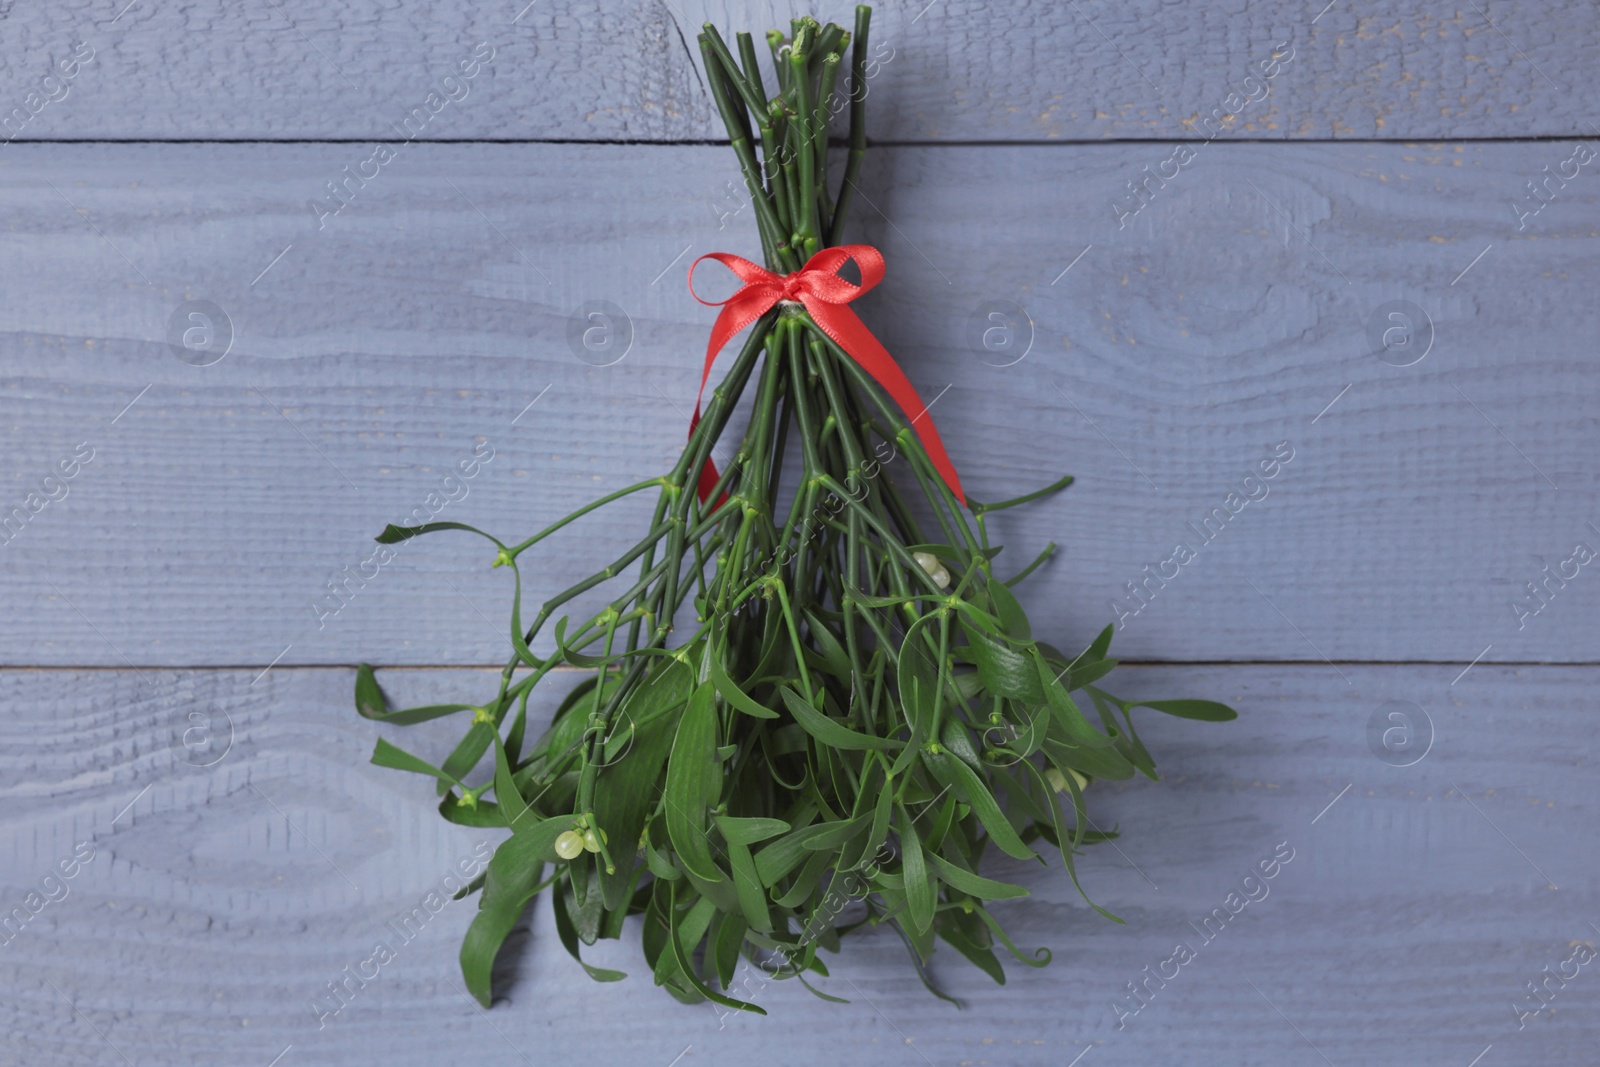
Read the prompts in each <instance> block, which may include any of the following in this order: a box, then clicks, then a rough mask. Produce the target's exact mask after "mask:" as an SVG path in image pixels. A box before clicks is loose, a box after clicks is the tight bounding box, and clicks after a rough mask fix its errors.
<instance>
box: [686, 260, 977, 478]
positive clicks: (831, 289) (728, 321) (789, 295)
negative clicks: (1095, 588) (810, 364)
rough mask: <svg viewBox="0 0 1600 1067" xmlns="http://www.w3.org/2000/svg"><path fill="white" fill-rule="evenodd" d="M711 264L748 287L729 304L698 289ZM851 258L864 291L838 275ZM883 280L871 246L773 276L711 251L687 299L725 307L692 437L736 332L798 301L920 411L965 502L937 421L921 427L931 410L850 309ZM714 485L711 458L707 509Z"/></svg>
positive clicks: (943, 469)
mask: <svg viewBox="0 0 1600 1067" xmlns="http://www.w3.org/2000/svg"><path fill="white" fill-rule="evenodd" d="M707 259H714V260H716V261H717V262H718V263H721V264H722V265H723V266H725V267H727V268H728V269H729V270H731V271H733V273H734V275H735V276H736V277H738V279H739V280H740V281H741V282H743V283H744V284H743V285H741V286H740V287H739V288H738V289H737V290H735V291H734V293H733V295H732V296H730V297H728V298H727V299H726V300H703V299H701V297H700V294H699V293H696V292H695V291H694V269H695V267H698V266H699V265H700V263H701V261H702V260H707ZM852 260H853V261H854V262H855V264H856V269H857V270H859V271H860V272H861V284H859V285H857V284H856V283H855V282H852V281H849V280H847V279H845V278H843V277H841V276H840V275H839V269H840V268H841V267H843V266H844V265H845V264H846V263H849V262H851V261H852ZM883 274H884V260H883V253H882V252H879V251H878V250H877V249H876V248H873V247H872V246H871V245H836V246H834V247H832V248H824V249H822V250H821V251H819V252H818V253H817V254H816V255H814V256H812V257H811V258H810V259H808V260H807V261H806V264H805V266H803V267H801V268H800V269H799V270H797V271H795V272H794V273H793V274H787V275H779V274H775V273H773V272H772V271H770V270H768V269H766V268H765V267H763V266H761V265H759V264H756V263H752V262H750V261H749V260H748V259H743V258H741V257H739V256H735V255H729V254H728V253H726V252H708V253H706V254H705V255H703V256H701V257H700V258H699V259H697V260H695V261H694V262H693V263H691V264H690V265H689V295H690V296H692V297H694V298H695V299H696V300H698V301H700V303H702V304H704V305H706V306H707V307H720V308H722V310H721V311H720V312H718V313H717V321H716V323H715V324H714V325H713V326H712V327H711V337H710V338H709V339H708V340H707V342H706V362H705V368H704V370H702V371H701V373H700V392H699V394H697V395H696V397H695V404H694V418H693V419H692V420H691V421H690V423H689V433H690V434H691V435H693V433H694V430H695V427H696V426H698V425H699V423H700V398H701V397H703V396H704V395H705V391H706V382H707V380H708V379H709V378H710V377H711V365H712V363H714V362H715V361H716V358H717V353H718V352H720V351H722V348H723V346H724V345H726V344H727V343H728V342H729V341H730V340H731V339H732V338H733V336H734V334H736V333H738V332H739V331H740V330H743V329H744V328H745V327H746V326H748V325H750V324H751V323H752V322H755V321H756V320H757V319H759V318H760V317H761V316H763V315H765V314H766V313H767V312H768V311H770V310H772V308H773V307H774V306H776V305H777V304H778V303H780V302H783V301H790V302H798V303H800V304H802V305H804V306H805V309H806V311H807V312H809V313H810V315H811V321H812V322H814V323H816V325H817V327H818V328H819V329H821V330H822V332H823V333H825V334H827V335H828V337H829V338H830V339H831V340H832V341H833V343H834V344H836V345H838V346H839V348H840V349H841V350H843V351H844V352H845V354H847V355H848V356H850V358H851V359H854V360H855V361H856V362H857V363H858V364H860V365H861V368H862V369H863V370H865V371H866V372H867V373H868V374H870V375H871V376H872V378H873V380H874V381H876V382H877V383H878V384H879V385H881V386H883V387H884V389H885V390H886V391H887V392H888V393H889V395H890V396H891V397H893V398H894V401H895V403H897V404H899V405H900V408H901V410H903V411H905V412H906V413H907V414H910V413H911V412H912V411H915V412H916V414H914V415H911V425H912V428H913V429H915V430H916V433H917V436H918V437H920V438H921V439H922V444H923V448H924V449H925V450H926V451H927V453H928V459H929V460H930V461H931V462H932V463H933V466H934V469H935V470H937V471H938V472H939V475H940V477H942V478H943V479H944V481H945V484H946V485H948V486H949V487H950V490H951V492H953V493H954V494H955V496H956V499H957V500H959V501H961V503H963V504H965V503H966V502H967V498H966V494H965V493H963V492H962V491H961V479H960V478H959V477H957V475H956V469H955V465H954V464H953V463H951V462H950V457H949V456H948V455H947V454H946V453H945V450H944V442H943V441H941V440H940V439H939V431H938V430H937V429H935V428H934V425H933V421H932V420H931V419H930V420H928V421H927V422H925V423H923V424H922V426H920V427H919V426H918V425H917V424H918V422H919V421H920V420H922V419H923V417H924V416H926V415H927V413H928V408H927V405H925V404H923V403H922V398H921V397H919V396H918V395H917V390H916V388H915V387H913V386H912V384H911V382H910V381H909V380H908V379H907V378H906V376H905V372H904V371H902V370H901V369H900V365H899V364H898V363H896V362H895V361H894V357H893V356H891V355H890V354H889V352H888V350H887V349H885V348H884V347H883V345H882V344H881V343H879V341H878V339H877V338H876V337H874V336H873V335H872V331H871V330H869V329H867V327H866V324H865V323H863V322H862V321H861V319H860V318H859V317H857V315H856V313H855V312H854V311H851V310H850V309H849V308H848V307H846V306H845V305H847V304H849V303H850V302H851V301H853V300H855V299H856V298H857V297H859V296H861V295H862V294H863V293H865V292H867V291H868V290H869V289H871V288H872V287H873V286H875V285H877V284H878V283H879V282H881V281H882V280H883ZM717 481H718V476H717V468H716V465H715V464H713V463H712V462H711V460H710V459H709V458H708V459H707V460H706V465H705V467H703V468H702V469H701V471H700V500H701V502H702V503H704V502H705V500H706V498H707V497H709V496H710V495H711V491H712V489H713V488H714V487H715V486H716V483H717ZM726 499H727V494H726V493H724V494H723V496H722V498H721V499H719V500H718V501H717V504H718V506H721V504H722V502H723V501H724V500H726Z"/></svg>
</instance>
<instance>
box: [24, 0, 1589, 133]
mask: <svg viewBox="0 0 1600 1067" xmlns="http://www.w3.org/2000/svg"><path fill="white" fill-rule="evenodd" d="M121 6H122V5H121V4H108V3H102V2H99V0H95V2H90V0H64V2H58V3H51V4H25V5H24V4H18V5H9V4H8V5H6V9H5V11H4V12H3V13H0V18H3V19H4V25H5V29H6V32H5V34H4V35H3V43H0V70H3V71H4V72H5V74H4V78H3V79H0V82H3V85H0V90H3V94H4V95H0V109H3V111H0V113H9V112H10V111H11V109H12V108H26V109H27V114H26V115H25V116H24V119H25V121H23V120H18V121H17V122H16V123H15V124H14V127H13V128H9V129H7V130H6V131H5V135H6V136H13V135H14V136H16V137H18V138H19V139H28V140H32V139H47V140H59V139H64V138H118V139H120V138H140V139H163V140H181V139H218V138H221V139H330V138H332V139H343V138H353V139H357V140H368V139H372V138H383V139H389V138H391V137H394V136H396V134H395V127H396V126H397V125H401V124H403V122H404V119H405V116H406V115H408V114H409V113H410V112H411V111H412V109H413V108H416V107H418V106H420V105H422V104H423V103H424V101H425V99H426V97H427V94H428V93H429V92H430V91H435V90H436V89H438V87H439V79H440V78H442V77H443V76H445V75H449V74H452V73H456V72H457V71H458V64H459V62H460V61H461V60H462V59H463V58H465V57H467V56H468V55H470V54H471V53H472V51H473V49H474V46H476V45H477V44H479V43H480V42H486V43H489V44H490V45H492V47H493V49H494V53H493V60H492V63H491V64H490V65H489V67H488V68H487V69H486V70H485V71H484V72H483V73H482V74H481V75H480V76H479V77H478V78H476V79H474V80H473V82H472V83H470V85H469V86H468V91H467V93H466V95H465V97H464V98H462V99H460V100H459V101H457V102H453V103H450V104H448V105H445V106H443V107H442V108H441V109H440V110H439V111H438V113H437V114H435V115H434V116H433V117H432V119H431V121H429V122H427V123H426V124H425V127H423V128H420V129H419V130H413V131H411V132H413V133H417V134H418V135H419V136H420V137H422V138H424V139H430V140H432V139H441V138H443V139H453V140H459V139H485V138H490V139H504V138H511V139H534V140H551V139H577V140H597V141H616V140H650V141H672V140H684V139H697V138H704V137H720V136H722V135H723V134H722V131H721V129H720V127H719V126H718V124H717V120H716V115H715V111H714V108H713V107H712V105H711V102H710V100H709V99H708V97H707V95H706V91H705V89H704V87H703V84H702V81H701V76H700V74H699V73H698V71H697V66H698V62H699V58H698V51H697V50H695V43H694V39H695V34H696V33H697V32H698V29H699V27H700V25H701V24H702V23H703V22H705V21H707V20H710V21H713V22H715V23H716V24H717V25H718V26H719V27H721V28H724V29H727V28H729V27H734V28H744V27H748V28H750V29H752V30H755V31H757V32H758V33H759V32H761V31H764V30H765V29H767V28H768V27H771V26H776V25H779V24H782V25H787V24H788V19H789V17H790V16H791V15H793V14H797V13H800V12H805V11H812V10H815V11H816V12H817V14H819V15H820V16H822V17H824V18H833V19H838V20H840V21H844V22H847V23H848V22H850V21H852V19H853V16H852V15H851V11H852V9H853V5H850V4H847V3H840V2H834V0H830V2H826V3H820V4H814V5H813V4H798V5H797V4H789V3H783V4H775V3H739V2H729V0H649V2H641V3H628V4H616V3H605V2H602V0H572V2H563V3H546V2H536V3H531V4H530V3H527V0H496V2H495V3H492V4H470V3H465V2H462V0H454V2H451V3H443V4H434V5H429V6H427V7H426V8H422V7H414V6H405V5H393V4H343V5H327V4H316V3H312V2H311V0H271V2H270V3H266V4H251V5H243V6H240V5H237V4H231V3H226V2H224V0H192V2H187V3H183V4H153V3H138V4H133V5H131V6H129V8H128V9H127V10H126V11H123V12H122V13H121V14H120V15H119V14H118V8H120V7H121ZM874 39H875V40H877V41H878V42H880V43H881V46H882V48H883V49H884V51H882V52H880V53H879V56H880V58H881V59H882V60H883V62H882V69H881V71H880V73H879V74H878V76H877V77H876V78H875V79H874V80H873V82H872V92H874V93H877V94H879V95H877V96H876V98H875V102H874V104H873V112H874V117H873V120H872V123H873V125H872V131H873V135H874V136H875V137H878V138H881V139H888V140H901V141H904V140H919V141H921V140H934V141H1045V140H1062V139H1064V140H1099V139H1103V138H1176V137H1196V136H1204V134H1203V133H1202V132H1201V129H1202V128H1201V125H1200V124H1201V122H1202V120H1203V119H1204V118H1206V117H1207V116H1210V115H1211V114H1212V112H1213V110H1214V109H1222V108H1225V107H1226V103H1225V102H1226V101H1227V99H1228V96H1229V94H1231V93H1235V92H1239V93H1252V92H1257V90H1255V89H1253V88H1252V87H1250V86H1248V85H1244V83H1243V79H1244V78H1245V77H1246V76H1247V75H1249V74H1251V73H1252V72H1253V71H1258V70H1259V64H1260V62H1261V61H1263V60H1264V59H1266V58H1267V57H1268V56H1269V55H1270V54H1271V50H1272V48H1273V45H1274V44H1276V43H1278V42H1289V43H1291V44H1292V46H1293V55H1294V58H1293V60H1292V61H1291V62H1290V64H1289V65H1288V66H1287V67H1286V68H1285V69H1284V71H1283V73H1282V75H1281V76H1280V77H1278V78H1277V79H1276V80H1275V81H1274V82H1273V83H1272V92H1271V95H1270V96H1269V97H1268V98H1266V99H1265V100H1262V101H1260V102H1259V103H1256V104H1253V105H1251V106H1250V107H1249V108H1246V109H1245V110H1244V112H1243V113H1242V114H1241V115H1240V117H1239V118H1238V120H1237V121H1236V122H1235V123H1234V124H1233V127H1232V129H1231V132H1230V134H1229V135H1230V136H1244V137H1251V138H1264V139H1268V140H1279V139H1291V140H1292V139H1302V138H1316V139H1325V138H1380V139H1387V138H1393V139H1399V140H1404V139H1428V138H1445V137H1526V136H1552V137H1568V136H1575V137H1592V136H1595V135H1596V133H1597V130H1596V127H1595V125H1594V121H1593V118H1592V116H1591V114H1590V112H1589V109H1588V108H1587V106H1586V103H1585V95H1584V91H1583V90H1584V82H1583V79H1584V77H1585V76H1586V75H1587V72H1588V70H1589V65H1590V62H1589V60H1590V57H1591V56H1592V55H1593V54H1594V51H1595V49H1596V47H1597V46H1600V17H1597V15H1596V12H1595V9H1594V7H1593V5H1592V4H1589V3H1586V2H1583V0H1558V2H1555V3H1535V2H1532V0H1502V2H1495V3H1486V2H1479V0H1460V2H1455V3H1431V4H1426V5H1421V6H1414V7H1411V8H1408V9H1404V10H1397V9H1394V8H1392V7H1391V8H1389V9H1383V10H1374V9H1371V8H1368V7H1362V6H1361V5H1357V4H1351V3H1344V2H1339V3H1335V4H1331V5H1328V6H1327V8H1326V9H1324V5H1323V3H1321V2H1312V3H1307V4H1296V5H1291V6H1287V7H1286V6H1281V5H1263V4H1245V5H1237V6H1235V7H1234V8H1230V9H1226V10H1222V9H1215V8H1210V7H1206V6H1205V5H1196V4H1177V3H1170V2H1164V0H1135V2H1131V3H1125V4H1110V3H1104V2H1095V0H1084V2H1082V3H1057V2H1054V0H1003V2H993V0H933V2H931V3H925V2H918V3H906V4H893V5H890V4H882V5H879V7H878V10H877V12H876V15H875V18H874ZM79 42H84V43H87V44H88V45H89V46H90V48H92V49H93V59H92V60H91V61H90V62H89V63H88V64H87V65H86V66H85V67H84V68H83V69H82V70H81V71H80V72H78V73H77V74H76V76H75V77H74V79H73V80H72V81H71V82H70V83H69V84H68V86H67V89H66V95H65V96H64V97H60V98H59V99H56V100H54V101H53V102H49V103H43V101H44V100H45V99H46V97H47V96H50V95H56V96H59V95H60V93H61V92H62V89H61V88H59V87H57V86H55V85H54V84H44V85H43V86H42V87H41V83H42V82H43V79H44V78H46V77H47V76H49V75H50V74H51V72H52V67H53V65H54V64H55V62H56V61H58V60H60V59H62V58H63V57H65V56H67V55H69V54H70V53H71V52H72V51H73V49H74V48H75V47H76V46H77V45H78V43H79ZM691 50H693V51H694V55H693V58H691V54H690V53H691ZM451 91H453V92H455V93H457V94H459V93H460V92H461V90H460V89H452V90H451ZM30 93H38V94H39V96H38V97H37V98H36V100H35V102H30V101H29V94H30Z"/></svg>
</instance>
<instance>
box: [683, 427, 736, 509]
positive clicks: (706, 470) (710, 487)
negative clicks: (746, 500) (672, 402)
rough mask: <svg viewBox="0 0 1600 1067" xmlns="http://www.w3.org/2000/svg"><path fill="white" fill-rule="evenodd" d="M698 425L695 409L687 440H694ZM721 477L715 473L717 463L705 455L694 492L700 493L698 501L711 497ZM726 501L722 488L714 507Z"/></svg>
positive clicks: (703, 501)
mask: <svg viewBox="0 0 1600 1067" xmlns="http://www.w3.org/2000/svg"><path fill="white" fill-rule="evenodd" d="M699 425H700V411H699V409H696V410H695V413H694V418H693V419H692V420H691V421H690V422H689V440H691V441H693V440H694V431H695V428H696V427H698V426H699ZM721 478H722V475H721V474H719V473H717V465H716V463H714V462H712V459H711V457H710V456H707V457H706V461H705V464H704V465H702V466H701V468H700V481H699V485H698V486H697V487H696V492H697V493H699V495H700V503H702V504H704V503H705V502H706V501H707V500H709V499H710V498H711V494H712V492H713V491H714V490H715V489H716V488H717V482H718V481H719V480H721ZM727 502H728V493H727V491H726V490H724V491H723V492H722V494H721V495H720V496H718V497H717V503H716V508H720V507H721V506H722V505H724V504H726V503H727ZM716 508H713V509H712V510H713V511H715V510H716Z"/></svg>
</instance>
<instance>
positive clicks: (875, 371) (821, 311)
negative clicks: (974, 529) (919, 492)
mask: <svg viewBox="0 0 1600 1067" xmlns="http://www.w3.org/2000/svg"><path fill="white" fill-rule="evenodd" d="M806 310H808V311H810V312H811V318H812V319H813V321H815V322H816V324H817V325H818V326H820V327H822V329H823V331H824V332H825V333H826V334H827V335H828V336H829V337H831V338H833V339H834V341H835V342H837V343H838V345H839V347H840V348H842V349H844V350H845V352H847V353H848V354H849V355H850V357H851V358H852V359H854V360H855V361H856V362H857V363H858V364H860V365H861V368H862V369H863V370H865V371H866V372H867V373H868V374H869V375H871V376H872V379H873V381H875V382H877V383H878V384H879V385H881V386H883V389H884V391H885V392H886V393H888V394H889V397H890V399H892V400H893V401H894V402H895V403H896V404H898V405H899V406H900V410H901V411H904V412H905V413H906V416H907V418H908V419H909V420H910V423H911V428H912V430H914V431H915V432H916V435H917V437H918V439H920V440H921V441H922V449H923V451H924V452H926V453H927V454H928V460H929V461H930V462H931V463H932V464H933V469H934V470H936V471H938V472H939V476H940V477H941V478H943V479H944V483H945V484H946V485H947V486H949V487H950V491H951V492H952V493H954V494H955V498H956V499H957V500H959V501H960V502H961V504H962V506H966V503H967V494H966V493H965V492H964V491H963V490H962V488H961V478H960V476H958V475H957V474H956V465H955V464H954V463H952V462H951V461H950V456H949V453H947V452H946V451H945V450H944V441H943V440H941V439H940V437H939V431H938V429H937V428H935V427H934V425H933V419H932V418H929V417H927V415H928V406H927V405H926V404H924V403H923V402H922V398H921V397H920V396H918V395H917V390H916V387H915V386H913V385H912V384H911V380H910V379H909V378H907V377H906V375H905V372H904V371H902V370H901V369H900V364H898V363H896V362H895V361H894V357H893V356H891V355H890V354H889V351H888V349H886V348H884V347H883V345H882V344H881V343H880V342H879V341H878V339H877V338H876V337H874V336H873V334H872V331H871V330H869V329H867V325H866V323H864V322H862V321H861V319H860V318H858V317H857V315H856V313H855V312H854V311H851V310H850V309H849V308H847V307H844V306H842V305H838V304H826V303H823V302H821V301H817V300H808V301H806ZM935 399H937V397H936V398H935Z"/></svg>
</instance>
